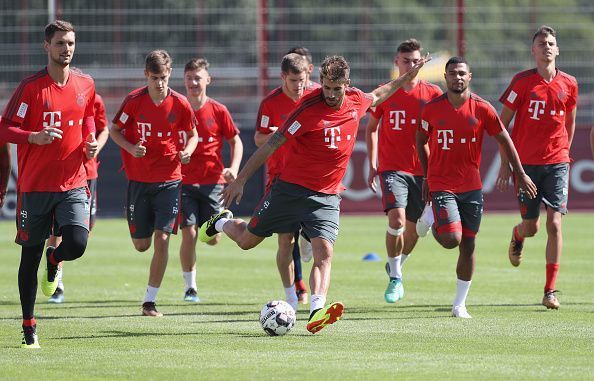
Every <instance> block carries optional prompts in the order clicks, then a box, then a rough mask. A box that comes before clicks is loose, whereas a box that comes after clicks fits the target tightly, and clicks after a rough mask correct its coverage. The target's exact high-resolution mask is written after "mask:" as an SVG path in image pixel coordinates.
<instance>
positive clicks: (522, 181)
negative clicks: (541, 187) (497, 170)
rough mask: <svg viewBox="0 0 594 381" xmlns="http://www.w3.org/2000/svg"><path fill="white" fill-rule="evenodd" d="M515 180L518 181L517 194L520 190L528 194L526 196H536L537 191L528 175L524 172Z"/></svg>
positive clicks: (531, 197)
mask: <svg viewBox="0 0 594 381" xmlns="http://www.w3.org/2000/svg"><path fill="white" fill-rule="evenodd" d="M516 180H517V182H518V194H519V193H520V192H524V193H526V194H527V195H528V198H530V199H534V198H536V194H537V192H538V191H537V189H536V185H534V183H533V182H532V179H531V178H530V176H528V175H527V174H525V173H524V174H522V175H521V176H517V179H516Z"/></svg>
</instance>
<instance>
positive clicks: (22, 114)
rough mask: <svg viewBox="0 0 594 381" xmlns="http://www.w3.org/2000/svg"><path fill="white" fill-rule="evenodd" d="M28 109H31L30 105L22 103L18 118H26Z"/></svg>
mask: <svg viewBox="0 0 594 381" xmlns="http://www.w3.org/2000/svg"><path fill="white" fill-rule="evenodd" d="M28 108H29V105H28V104H26V103H25V102H21V105H20V106H19V110H18V111H17V116H18V117H19V118H24V117H25V115H27V109H28Z"/></svg>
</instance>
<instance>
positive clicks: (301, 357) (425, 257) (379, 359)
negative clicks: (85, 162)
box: [0, 213, 594, 380]
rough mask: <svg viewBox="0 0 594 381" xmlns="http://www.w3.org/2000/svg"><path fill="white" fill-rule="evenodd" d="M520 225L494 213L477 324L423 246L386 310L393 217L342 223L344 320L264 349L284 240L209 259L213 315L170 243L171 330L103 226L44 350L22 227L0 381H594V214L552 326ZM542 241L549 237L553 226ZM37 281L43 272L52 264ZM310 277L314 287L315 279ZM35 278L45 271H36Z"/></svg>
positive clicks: (0, 349)
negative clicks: (401, 294) (23, 345)
mask: <svg viewBox="0 0 594 381" xmlns="http://www.w3.org/2000/svg"><path fill="white" fill-rule="evenodd" d="M517 219H518V217H517V216H516V215H495V214H490V215H487V216H485V218H484V219H483V225H482V229H481V233H480V234H479V236H478V240H477V265H476V272H475V276H474V280H473V285H472V288H471V290H470V295H469V298H468V301H467V304H468V308H469V312H470V313H471V314H472V315H473V317H474V319H472V320H463V319H454V318H451V317H449V314H450V308H451V302H452V300H453V297H454V291H455V279H456V278H455V266H456V258H457V251H456V250H451V251H448V250H445V249H442V248H440V247H439V246H438V245H437V244H436V243H435V241H434V240H433V239H432V238H427V239H424V240H422V241H421V242H420V243H419V245H418V247H417V250H416V251H415V252H414V254H413V256H412V257H411V258H410V259H409V261H408V262H407V263H406V265H405V267H404V274H405V288H406V296H405V298H404V300H402V301H400V302H398V303H397V304H395V305H387V304H386V303H385V302H384V301H383V291H384V289H385V286H386V284H387V277H386V275H385V273H384V268H383V267H384V262H383V260H382V261H381V262H362V261H361V258H362V256H363V255H364V254H366V253H367V252H376V253H379V254H380V255H381V256H382V257H384V249H383V247H384V243H383V240H384V231H385V226H386V220H385V217H383V216H379V217H343V218H342V221H341V225H342V226H341V233H340V237H339V240H338V242H337V244H336V247H335V258H334V261H333V269H332V284H331V289H330V292H329V298H328V299H329V301H332V300H341V301H343V302H344V303H345V305H346V310H345V315H344V319H343V320H341V321H340V322H338V323H337V324H335V325H333V326H330V327H328V328H326V329H324V330H323V331H322V332H320V333H319V334H316V335H311V334H309V333H308V332H307V331H306V330H305V321H306V319H307V314H308V311H307V309H306V308H304V306H300V309H299V313H298V323H297V325H296V327H295V328H294V329H293V331H291V332H290V333H289V334H288V335H287V336H284V337H268V336H266V335H265V334H264V332H263V331H262V330H261V328H260V326H259V323H258V314H259V311H260V308H261V307H262V305H263V304H264V303H265V302H266V301H267V300H271V299H280V298H282V297H283V295H284V293H283V290H282V286H281V284H280V280H279V277H278V274H277V272H276V266H275V261H274V256H275V254H274V253H275V245H276V239H274V238H272V239H267V240H265V241H264V242H263V244H262V245H260V246H259V247H257V248H255V249H253V250H251V251H248V252H242V251H241V250H239V249H238V248H236V247H235V246H234V245H233V244H232V243H231V242H230V241H229V240H227V239H225V240H224V241H223V242H221V244H219V245H218V246H216V247H207V246H205V245H200V246H199V257H200V258H199V270H198V285H199V288H200V290H199V295H200V297H201V298H202V300H203V303H201V304H198V305H191V304H188V303H184V302H183V301H181V299H182V294H183V279H182V277H181V270H180V267H179V259H178V258H177V250H178V247H179V237H174V238H173V239H172V242H171V252H172V255H171V256H170V264H169V265H170V266H169V269H168V271H167V273H166V275H165V280H164V282H163V285H162V287H161V291H160V293H159V296H158V299H157V305H158V307H159V310H160V311H162V312H163V313H164V314H165V317H164V318H161V319H151V318H146V317H142V316H140V303H141V300H142V297H143V295H144V289H145V287H146V281H147V277H148V266H149V261H150V257H151V254H150V253H137V252H135V251H134V250H133V247H132V244H131V242H130V239H129V237H128V232H127V228H126V223H125V221H124V220H99V221H98V223H97V226H96V229H95V231H94V232H93V234H92V237H91V239H90V242H89V247H88V249H87V253H86V254H85V256H84V257H83V258H81V259H80V260H78V261H75V262H72V263H68V264H66V267H65V284H66V302H65V303H64V304H63V305H49V304H47V303H46V302H45V300H46V298H45V297H44V296H43V295H42V294H41V291H39V293H38V305H37V307H36V316H37V320H38V333H39V337H40V343H41V346H42V349H41V350H38V351H26V350H22V349H20V348H19V344H20V340H21V333H20V324H21V321H20V305H19V299H18V288H17V269H18V262H19V256H20V254H19V253H20V249H19V247H18V246H16V245H15V244H14V243H13V242H12V239H13V237H14V222H7V221H4V222H1V223H0V231H1V232H2V234H1V235H0V245H1V246H0V247H1V248H2V250H1V255H2V259H3V260H2V266H0V369H1V370H0V378H2V379H27V380H29V379H44V380H59V379H110V380H114V379H118V380H128V379H142V380H149V379H165V378H168V379H170V380H174V379H175V380H178V379H216V380H221V379H232V380H236V379H258V378H260V379H265V380H268V379H284V380H290V379H321V378H324V379H353V380H369V379H378V380H386V379H414V380H426V379H456V380H477V379H493V380H497V379H499V380H508V379H535V380H536V379H538V380H540V379H560V378H561V377H562V378H563V379H564V380H569V379H593V378H594V376H593V375H594V361H593V358H594V357H593V353H594V351H593V349H594V309H593V300H594V276H592V273H593V266H592V263H593V262H592V256H591V255H592V253H593V250H594V236H593V234H592V233H593V231H592V223H593V222H594V215H593V214H579V213H573V214H570V215H568V216H567V217H566V218H565V219H564V237H565V250H564V257H563V260H562V266H561V270H560V275H559V278H558V281H557V287H558V288H559V289H561V290H562V291H563V293H562V294H561V295H560V300H561V303H562V306H561V309H560V310H558V311H547V310H546V309H545V308H544V307H542V306H541V305H540V301H541V298H542V288H543V284H544V247H545V243H546V234H544V232H542V231H541V232H539V234H538V235H537V237H535V238H533V239H530V240H528V241H527V243H526V245H525V256H524V258H525V259H524V262H523V263H522V266H521V267H519V268H513V267H511V265H510V264H509V262H508V260H507V245H508V240H509V235H510V231H511V227H512V225H513V224H514V223H515V222H516V221H517ZM543 226H544V224H543ZM41 267H42V268H43V267H44V265H43V264H42V266H41ZM304 269H305V272H306V273H309V269H310V264H305V265H304ZM40 275H41V270H40Z"/></svg>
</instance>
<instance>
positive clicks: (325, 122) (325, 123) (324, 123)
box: [322, 120, 330, 127]
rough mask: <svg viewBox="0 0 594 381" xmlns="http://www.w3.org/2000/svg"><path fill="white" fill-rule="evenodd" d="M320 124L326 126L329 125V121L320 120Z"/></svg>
mask: <svg viewBox="0 0 594 381" xmlns="http://www.w3.org/2000/svg"><path fill="white" fill-rule="evenodd" d="M322 124H323V125H324V127H328V126H329V125H330V122H329V121H327V120H322Z"/></svg>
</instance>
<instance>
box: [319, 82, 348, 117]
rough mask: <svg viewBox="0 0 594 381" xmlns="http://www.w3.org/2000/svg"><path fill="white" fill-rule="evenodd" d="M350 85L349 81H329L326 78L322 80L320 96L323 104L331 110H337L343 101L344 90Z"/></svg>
mask: <svg viewBox="0 0 594 381" xmlns="http://www.w3.org/2000/svg"><path fill="white" fill-rule="evenodd" d="M350 83H351V81H350V80H348V79H347V80H344V79H341V80H338V81H331V80H329V79H327V78H322V95H323V96H324V102H326V104H327V105H328V106H330V107H332V108H335V109H339V108H340V106H341V105H342V100H343V99H344V93H345V91H346V88H347V87H348V86H349V84H350Z"/></svg>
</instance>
